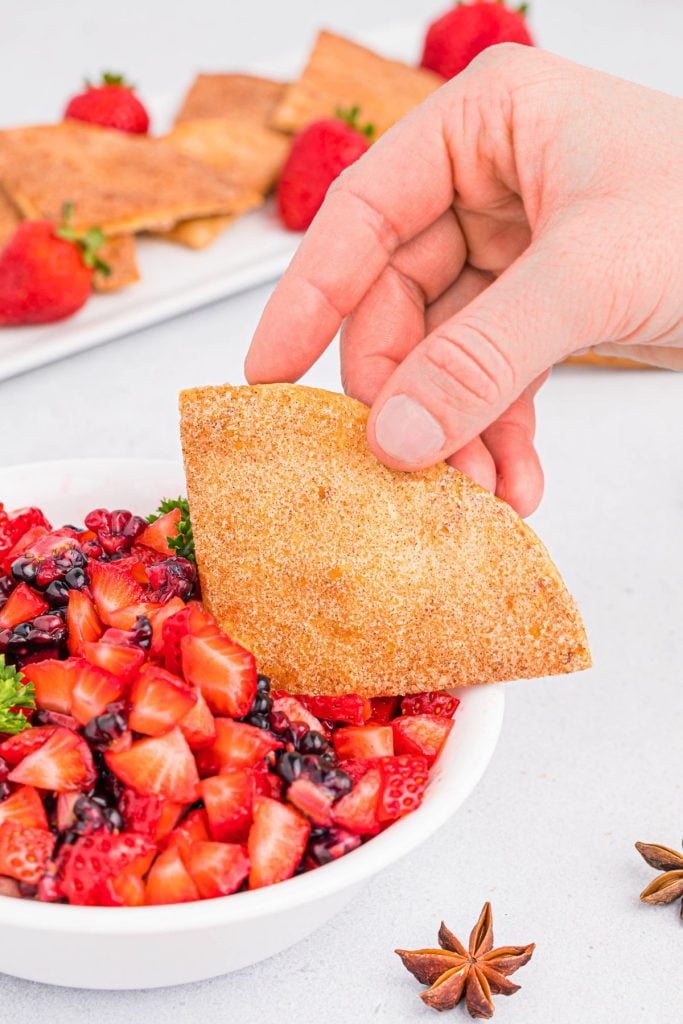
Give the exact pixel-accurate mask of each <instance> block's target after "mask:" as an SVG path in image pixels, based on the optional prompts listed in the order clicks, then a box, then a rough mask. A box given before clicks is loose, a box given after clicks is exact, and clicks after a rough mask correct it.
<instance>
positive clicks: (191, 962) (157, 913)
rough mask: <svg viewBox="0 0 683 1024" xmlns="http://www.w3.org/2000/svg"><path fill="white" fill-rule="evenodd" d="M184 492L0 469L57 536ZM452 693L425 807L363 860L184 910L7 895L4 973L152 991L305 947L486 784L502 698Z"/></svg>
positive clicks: (85, 462)
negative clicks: (100, 510) (444, 740)
mask: <svg viewBox="0 0 683 1024" xmlns="http://www.w3.org/2000/svg"><path fill="white" fill-rule="evenodd" d="M184 492H185V481H184V476H183V472H182V469H181V467H180V466H178V465H176V464H175V463H172V462H161V461H152V460H126V459H101V460H96V459H70V460H64V461H59V462H45V463H34V464H30V465H24V466H16V467H10V468H4V469H2V470H0V500H2V501H3V502H4V503H5V506H6V508H8V509H12V508H15V507H20V506H22V505H33V504H35V505H39V506H40V507H41V508H42V509H43V510H44V511H45V513H46V515H47V516H48V518H50V519H51V520H52V521H53V523H54V524H60V525H61V524H62V523H67V522H75V523H77V522H78V521H81V522H82V519H83V516H84V515H85V513H86V512H87V511H89V510H90V509H92V508H97V507H100V506H104V507H108V508H129V509H131V511H133V512H136V513H139V514H141V515H143V514H146V513H148V512H150V511H153V510H154V509H155V508H156V506H157V504H158V502H159V500H160V499H161V498H162V497H174V496H176V495H178V494H183V493H184ZM454 692H455V693H457V695H458V696H459V697H460V700H461V704H460V707H459V708H458V711H457V714H456V724H455V728H454V729H453V732H452V734H451V738H450V740H449V742H448V744H447V746H446V749H445V750H444V752H443V754H442V756H441V758H440V759H439V761H438V763H437V765H436V767H435V768H434V769H433V771H432V778H431V782H430V785H429V789H428V791H427V794H426V796H425V800H424V803H423V804H422V806H421V807H420V808H419V809H418V810H417V811H415V812H414V813H413V814H411V815H409V816H408V817H407V818H403V819H402V820H400V821H397V822H396V823H395V824H394V825H392V826H391V828H389V829H387V830H386V831H385V832H382V833H381V834H380V835H378V836H376V837H375V838H374V839H372V840H370V841H369V842H368V843H366V844H365V845H364V846H362V847H360V848H359V849H358V850H355V851H354V852H353V853H350V854H347V855H346V856H345V857H342V858H341V859H340V860H338V861H335V862H333V863H332V864H328V865H326V866H325V867H322V868H318V869H317V870H315V871H311V872H308V873H307V874H304V875H300V876H298V877H297V878H292V879H289V880H288V881H286V882H282V883H280V884H279V885H274V886H272V887H270V888H267V889H258V890H256V891H254V892H241V893H236V894H235V895H233V896H225V897H222V898H220V899H214V900H206V901H204V902H199V903H186V904H180V905H177V906H161V907H130V908H126V907H123V908H115V907H114V908H111V907H102V908H100V907H71V906H66V905H62V904H49V903H38V902H32V901H30V900H19V899H12V898H10V897H7V896H0V935H2V963H1V965H0V969H1V970H2V971H3V972H5V973H7V974H14V975H16V976H17V977H20V978H29V979H31V980H33V981H42V982H49V983H51V984H54V985H69V986H73V987H75V988H104V989H122V988H155V987H158V986H162V985H178V984H181V983H183V982H188V981H198V980H201V979H203V978H211V977H215V976H216V975H219V974H227V973H228V972H229V971H234V970H237V969H238V968H240V967H246V966H247V965H249V964H253V963H256V962H257V961H259V960H263V959H265V958H266V957H269V956H272V955H273V954H274V953H278V952H279V951H280V950H282V949H286V948H287V947H288V946H291V945H292V944H293V943H295V942H298V940H299V939H302V938H304V936H306V935H308V934H309V933H310V932H312V931H313V930H314V929H315V928H317V927H318V926H319V925H321V924H323V923H324V922H325V921H326V920H327V919H328V918H330V917H331V916H332V915H333V914H335V913H336V912H337V911H338V910H340V909H341V908H342V907H343V906H344V905H345V904H346V903H347V902H348V901H349V900H350V899H351V898H352V897H353V896H354V895H355V894H356V893H357V892H358V890H359V889H360V887H361V886H362V885H363V883H364V882H366V881H367V880H368V879H369V878H371V877H372V876H373V875H375V874H377V873H378V872H379V871H381V870H382V869H383V868H385V867H387V865H389V864H392V863H393V862H394V861H396V860H398V859H399V858H400V857H402V856H404V854H406V853H408V852H409V851H410V850H412V849H414V848H415V847H416V846H418V845H419V844H420V843H422V842H424V841H425V840H426V839H428V838H429V836H430V835H432V833H434V832H436V830H437V829H438V828H440V826H441V825H443V824H444V822H445V821H447V819H448V818H449V817H450V816H451V815H452V814H453V813H454V811H456V810H457V808H458V807H460V805H461V804H462V803H463V801H464V800H465V799H466V798H467V797H468V796H469V794H470V793H471V792H472V790H473V789H474V787H475V785H476V784H477V782H478V781H479V779H480V778H481V775H482V774H483V772H484V769H485V768H486V766H487V764H488V762H489V760H490V758H491V755H492V753H493V750H494V748H495V745H496V741H497V739H498V735H499V732H500V727H501V724H502V718H503V690H502V689H501V688H500V687H494V686H486V687H481V688H473V689H469V690H463V691H459V690H456V691H454Z"/></svg>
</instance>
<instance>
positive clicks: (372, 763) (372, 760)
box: [337, 757, 379, 786]
mask: <svg viewBox="0 0 683 1024" xmlns="http://www.w3.org/2000/svg"><path fill="white" fill-rule="evenodd" d="M378 764H379V758H378V757H348V758H346V760H343V761H340V762H339V764H338V765H337V767H338V768H339V769H340V770H341V771H343V772H345V773H346V774H347V775H348V776H349V778H350V779H351V782H352V783H353V785H354V786H355V784H356V783H357V782H358V780H359V779H362V778H363V776H364V775H365V773H366V772H367V771H369V770H370V768H376V767H377V765H378Z"/></svg>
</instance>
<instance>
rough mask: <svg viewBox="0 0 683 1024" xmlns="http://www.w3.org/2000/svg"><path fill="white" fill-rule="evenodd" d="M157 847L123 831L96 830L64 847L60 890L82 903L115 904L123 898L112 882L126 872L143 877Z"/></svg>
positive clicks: (143, 837) (143, 838) (119, 903)
mask: <svg viewBox="0 0 683 1024" xmlns="http://www.w3.org/2000/svg"><path fill="white" fill-rule="evenodd" d="M156 852H157V849H156V845H155V844H154V843H153V842H152V840H151V839H148V838H147V837H146V836H141V835H131V834H130V833H127V832H122V833H121V834H120V835H113V834H112V833H111V832H96V833H93V834H92V835H89V836H81V838H80V839H77V840H76V842H75V843H73V844H72V845H71V846H64V847H62V852H61V854H60V857H59V873H60V878H61V883H60V884H61V890H62V893H63V894H64V896H66V898H67V899H68V901H69V903H75V904H79V905H81V906H98V905H100V906H101V905H104V906H116V905H121V903H122V900H121V896H120V894H119V893H117V891H116V889H115V888H113V887H112V885H111V883H112V882H113V881H114V880H115V879H118V878H119V876H120V875H121V874H122V873H123V872H126V873H127V874H129V875H133V876H137V877H138V878H142V876H143V875H144V874H145V873H146V872H147V870H148V869H149V866H150V864H151V863H152V861H153V859H154V857H155V855H156Z"/></svg>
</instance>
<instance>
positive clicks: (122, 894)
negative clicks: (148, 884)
mask: <svg viewBox="0 0 683 1024" xmlns="http://www.w3.org/2000/svg"><path fill="white" fill-rule="evenodd" d="M108 888H109V891H110V893H111V897H112V903H113V904H114V906H117V907H142V906H144V904H145V883H144V881H143V880H142V878H141V877H140V875H136V874H133V873H131V872H130V871H122V872H121V874H120V875H116V877H115V878H112V879H111V880H110V881H109V883H108Z"/></svg>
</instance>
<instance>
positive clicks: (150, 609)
mask: <svg viewBox="0 0 683 1024" xmlns="http://www.w3.org/2000/svg"><path fill="white" fill-rule="evenodd" d="M160 608H161V605H160V604H157V603H156V602H154V601H138V602H137V603H136V604H129V605H126V607H125V608H119V609H118V611H114V612H112V613H111V614H110V616H109V625H110V626H114V628H115V629H126V630H132V629H133V628H134V626H135V624H136V622H137V620H138V619H139V618H140V617H144V618H146V619H149V621H150V622H151V621H152V619H153V618H154V616H155V615H156V613H157V612H158V611H159V609H160Z"/></svg>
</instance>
